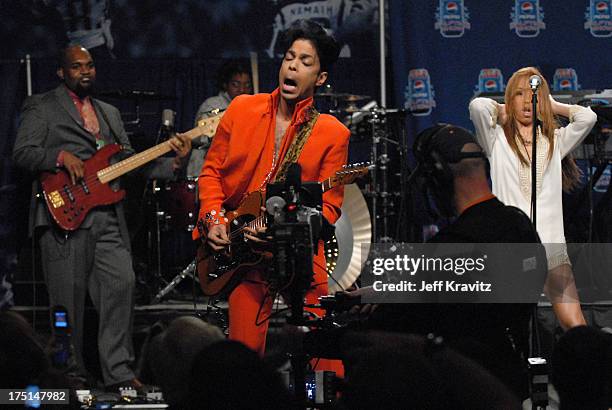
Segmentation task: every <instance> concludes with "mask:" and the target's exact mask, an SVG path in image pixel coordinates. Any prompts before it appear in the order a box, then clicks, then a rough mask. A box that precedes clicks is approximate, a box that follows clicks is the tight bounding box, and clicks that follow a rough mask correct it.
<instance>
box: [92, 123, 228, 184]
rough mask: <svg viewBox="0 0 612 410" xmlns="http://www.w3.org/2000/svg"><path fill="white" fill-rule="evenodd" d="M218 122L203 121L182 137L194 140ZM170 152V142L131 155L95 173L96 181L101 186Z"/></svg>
mask: <svg viewBox="0 0 612 410" xmlns="http://www.w3.org/2000/svg"><path fill="white" fill-rule="evenodd" d="M218 121H219V119H218V118H210V119H208V120H204V121H202V123H201V124H202V125H200V126H199V127H196V128H193V129H191V130H189V131H187V132H185V133H184V134H183V135H185V136H186V137H187V138H189V139H190V140H193V139H194V138H197V137H199V136H201V135H204V134H207V132H209V131H210V130H211V127H214V125H213V124H214V123H215V122H218ZM213 132H214V129H213ZM171 150H172V147H171V146H170V142H168V141H165V142H162V143H161V144H158V145H156V146H154V147H151V148H149V149H147V150H145V151H142V152H140V153H138V154H135V155H132V156H131V157H129V158H126V159H124V160H123V161H120V162H117V163H116V164H113V165H111V166H109V167H106V168H104V169H101V170H100V171H98V173H97V176H98V179H99V180H100V182H102V183H103V184H104V183H107V182H110V181H112V180H113V179H115V178H119V177H120V176H121V175H123V174H126V173H128V172H130V171H132V170H134V169H136V168H138V167H140V166H142V165H144V164H146V163H147V162H150V161H153V160H154V159H155V158H159V157H161V156H162V155H164V154H166V153H168V152H170V151H171Z"/></svg>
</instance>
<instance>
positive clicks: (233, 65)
mask: <svg viewBox="0 0 612 410" xmlns="http://www.w3.org/2000/svg"><path fill="white" fill-rule="evenodd" d="M217 86H218V88H219V94H217V95H215V96H213V97H209V98H207V99H206V100H205V101H204V102H203V103H202V105H200V108H199V109H198V112H197V114H196V117H195V123H196V125H197V122H198V121H200V120H201V119H202V118H206V117H209V116H210V115H211V114H209V113H210V111H212V110H215V109H220V110H225V109H226V108H227V106H228V105H229V103H230V102H231V101H232V100H233V99H234V98H235V97H237V96H239V95H240V94H252V93H253V85H252V82H251V73H250V70H249V68H248V67H247V66H246V65H245V64H243V63H242V62H240V61H238V60H227V61H226V62H225V63H223V65H222V66H221V68H220V69H219V72H218V73H217ZM207 137H212V135H207V136H205V137H200V138H198V139H196V140H194V141H193V147H194V149H193V151H192V153H191V158H190V159H189V164H188V166H187V176H188V177H197V176H198V175H199V174H200V170H201V169H202V164H203V163H204V156H205V155H206V152H207V151H208V147H209V146H210V139H209V138H207Z"/></svg>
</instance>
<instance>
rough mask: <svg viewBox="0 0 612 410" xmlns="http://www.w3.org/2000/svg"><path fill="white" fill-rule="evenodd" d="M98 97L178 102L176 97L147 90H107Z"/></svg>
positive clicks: (98, 94)
mask: <svg viewBox="0 0 612 410" xmlns="http://www.w3.org/2000/svg"><path fill="white" fill-rule="evenodd" d="M96 95H97V96H98V97H111V98H119V99H125V100H137V101H141V100H148V101H160V100H176V96H173V95H164V94H160V93H158V92H157V91H147V90H106V91H100V92H98V93H97V94H96Z"/></svg>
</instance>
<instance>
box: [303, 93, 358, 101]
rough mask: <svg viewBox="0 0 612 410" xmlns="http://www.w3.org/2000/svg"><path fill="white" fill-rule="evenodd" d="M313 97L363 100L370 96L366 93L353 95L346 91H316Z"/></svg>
mask: <svg viewBox="0 0 612 410" xmlns="http://www.w3.org/2000/svg"><path fill="white" fill-rule="evenodd" d="M314 96H315V98H331V99H333V100H339V101H346V102H356V101H363V100H367V99H369V98H370V96H367V95H355V94H348V93H318V94H315V95H314Z"/></svg>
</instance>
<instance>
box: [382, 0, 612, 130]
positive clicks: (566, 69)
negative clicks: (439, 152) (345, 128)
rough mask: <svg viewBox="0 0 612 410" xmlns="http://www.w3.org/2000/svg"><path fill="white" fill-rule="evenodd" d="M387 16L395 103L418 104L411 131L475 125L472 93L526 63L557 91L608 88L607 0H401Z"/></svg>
mask: <svg viewBox="0 0 612 410" xmlns="http://www.w3.org/2000/svg"><path fill="white" fill-rule="evenodd" d="M389 16H390V33H391V45H390V47H391V55H392V58H393V77H394V78H393V80H394V87H395V88H394V91H395V101H394V103H395V104H396V105H397V106H398V107H406V108H408V109H412V110H418V111H419V112H417V113H414V115H413V116H411V117H410V118H409V120H408V123H409V130H410V131H411V132H410V136H411V137H413V136H414V135H415V133H416V132H418V131H420V130H422V129H424V128H426V127H428V126H429V125H431V124H433V123H436V122H449V123H454V124H458V125H461V126H464V127H466V128H468V129H473V127H472V125H471V123H470V121H469V114H468V109H467V106H468V103H469V101H470V99H471V98H472V97H473V96H474V94H475V93H477V92H479V91H486V92H496V91H499V92H501V91H503V90H504V86H505V84H506V83H507V81H508V79H509V78H510V76H511V75H512V73H513V72H514V71H516V70H517V69H518V68H520V67H523V66H529V65H533V66H537V67H539V68H540V69H541V71H542V72H543V74H544V76H545V77H546V79H547V80H548V81H549V82H550V83H551V85H552V84H553V82H554V83H555V86H556V88H557V89H558V90H571V89H575V88H577V87H580V88H581V89H601V88H612V78H611V77H612V2H611V1H610V0H605V1H604V0H572V1H557V0H540V1H537V0H499V1H490V0H450V1H449V0H429V1H423V0H405V1H392V2H391V3H390V10H389ZM553 79H554V81H553ZM388 105H389V106H391V103H389V104H388Z"/></svg>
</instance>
